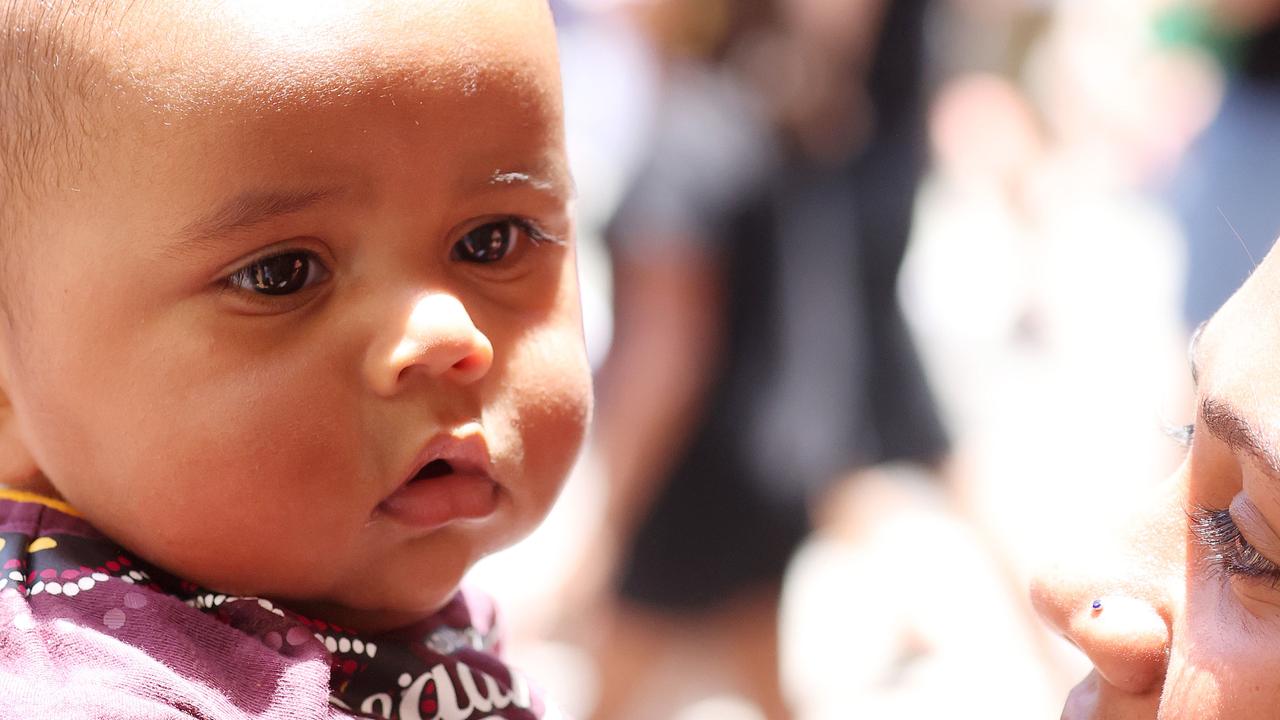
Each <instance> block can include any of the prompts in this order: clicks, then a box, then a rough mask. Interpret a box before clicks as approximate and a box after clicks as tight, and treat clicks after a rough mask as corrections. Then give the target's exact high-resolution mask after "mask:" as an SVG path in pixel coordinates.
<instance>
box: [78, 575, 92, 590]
mask: <svg viewBox="0 0 1280 720" xmlns="http://www.w3.org/2000/svg"><path fill="white" fill-rule="evenodd" d="M76 584H77V585H79V586H80V589H81V590H92V589H93V586H94V584H95V582H94V579H93V578H91V577H89V576H87V575H86V576H85V577H82V578H80V579H79V580H77V581H76Z"/></svg>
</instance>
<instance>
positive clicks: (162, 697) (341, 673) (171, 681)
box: [0, 492, 557, 720]
mask: <svg viewBox="0 0 1280 720" xmlns="http://www.w3.org/2000/svg"><path fill="white" fill-rule="evenodd" d="M0 566H2V567H3V570H2V571H0V718H24V719H25V718H37V717H40V718H43V717H75V718H82V717H92V718H131V719H132V718H185V717H199V718H219V719H221V718H248V717H254V718H337V717H351V716H358V717H377V718H400V719H401V720H482V719H485V718H510V719H511V720H536V719H538V718H550V717H552V716H556V715H557V713H554V712H550V711H548V710H546V709H545V707H544V704H543V703H542V701H541V700H540V699H539V698H538V697H537V696H536V695H535V694H534V693H532V692H531V690H530V688H529V686H528V684H526V682H525V681H524V680H523V678H521V677H520V676H519V675H518V674H516V673H515V672H514V671H513V670H511V669H510V668H508V667H507V666H506V665H505V664H504V663H503V662H502V661H501V660H500V659H499V657H498V654H497V652H498V642H497V632H496V628H495V626H494V608H493V605H492V604H491V603H489V602H488V601H487V600H486V599H485V598H483V597H480V596H477V595H474V594H471V593H467V592H464V591H459V592H458V594H457V595H456V596H454V598H453V599H452V600H451V601H450V602H449V604H448V605H446V606H445V607H444V608H442V609H441V610H440V611H439V612H437V613H436V614H435V615H433V616H431V617H429V618H427V619H425V620H423V621H422V622H419V623H417V624H415V625H412V626H410V627H406V628H401V629H399V630H395V631H391V632H387V633H382V634H379V635H374V636H359V635H357V634H355V633H354V632H351V631H349V630H347V629H344V628H341V627H338V626H335V625H332V624H329V623H325V622H322V621H320V620H315V619H311V618H307V617H304V616H302V615H299V614H298V613H295V612H292V611H289V610H287V609H285V608H280V607H276V606H275V605H274V604H273V603H271V602H270V601H268V600H265V599H260V598H244V597H231V596H227V595H225V594H220V593H217V592H216V591H212V590H208V589H205V588H201V587H198V586H196V585H194V584H192V583H190V582H186V581H184V580H181V579H179V578H175V577H173V576H172V575H169V574H168V573H166V572H164V571H162V570H160V569H158V568H155V567H153V566H149V565H148V564H147V563H145V562H143V561H142V560H140V559H139V558H136V557H134V556H133V555H131V554H130V553H128V552H127V551H125V550H124V549H122V548H121V547H119V546H118V545H116V544H115V543H113V542H112V541H111V540H110V539H108V538H106V537H105V536H103V535H102V534H101V533H99V532H98V531H97V530H95V529H94V528H93V527H92V526H90V525H89V524H88V523H86V522H85V521H84V520H82V519H81V518H79V517H78V516H76V515H75V514H74V511H73V510H71V509H70V508H66V507H65V506H61V505H60V504H58V503H49V502H45V501H43V500H42V499H37V498H34V497H27V496H23V495H21V494H17V493H11V492H0Z"/></svg>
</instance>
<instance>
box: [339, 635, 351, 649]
mask: <svg viewBox="0 0 1280 720" xmlns="http://www.w3.org/2000/svg"><path fill="white" fill-rule="evenodd" d="M338 652H351V641H350V640H348V639H346V638H342V639H341V640H339V641H338Z"/></svg>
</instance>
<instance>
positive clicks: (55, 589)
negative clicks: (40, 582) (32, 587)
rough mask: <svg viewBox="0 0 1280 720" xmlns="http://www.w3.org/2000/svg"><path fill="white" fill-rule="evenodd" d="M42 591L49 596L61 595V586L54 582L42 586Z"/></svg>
mask: <svg viewBox="0 0 1280 720" xmlns="http://www.w3.org/2000/svg"><path fill="white" fill-rule="evenodd" d="M44 591H45V592H47V593H49V594H50V595H61V594H62V586H61V585H59V584H58V583H56V582H51V583H49V584H48V585H45V586H44Z"/></svg>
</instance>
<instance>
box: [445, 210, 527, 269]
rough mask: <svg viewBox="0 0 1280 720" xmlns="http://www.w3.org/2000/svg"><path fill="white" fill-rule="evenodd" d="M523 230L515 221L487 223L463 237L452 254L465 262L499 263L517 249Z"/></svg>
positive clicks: (454, 246)
mask: <svg viewBox="0 0 1280 720" xmlns="http://www.w3.org/2000/svg"><path fill="white" fill-rule="evenodd" d="M522 229H523V228H522V227H521V226H520V225H519V224H518V223H517V222H516V221H515V220H501V221H499V222H491V223H486V224H484V225H481V226H480V227H478V228H476V229H475V230H472V231H471V232H469V233H467V234H466V235H463V236H462V238H461V239H460V240H458V242H456V243H454V245H453V250H452V252H451V253H450V254H451V256H452V257H453V259H454V260H461V261H463V262H471V263H480V264H485V263H492V262H497V261H499V260H501V259H503V258H505V257H506V256H507V255H508V254H510V253H511V251H512V250H514V249H515V247H516V242H517V240H518V238H519V235H520V232H521V230H522Z"/></svg>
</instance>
